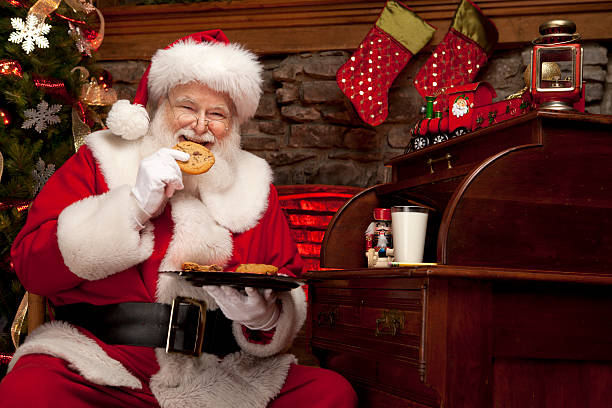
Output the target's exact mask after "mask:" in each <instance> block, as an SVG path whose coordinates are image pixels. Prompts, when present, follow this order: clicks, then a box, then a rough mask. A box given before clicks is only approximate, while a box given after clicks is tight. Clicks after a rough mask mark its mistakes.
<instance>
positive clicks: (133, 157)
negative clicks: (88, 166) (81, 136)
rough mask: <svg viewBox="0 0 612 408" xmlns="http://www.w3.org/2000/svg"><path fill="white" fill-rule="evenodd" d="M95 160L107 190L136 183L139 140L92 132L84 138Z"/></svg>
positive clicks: (109, 133)
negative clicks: (128, 139) (127, 139)
mask: <svg viewBox="0 0 612 408" xmlns="http://www.w3.org/2000/svg"><path fill="white" fill-rule="evenodd" d="M85 142H86V143H87V146H88V147H89V148H90V149H91V151H92V153H93V155H94V157H95V158H96V160H97V162H98V165H99V166H100V171H101V172H102V174H103V175H104V180H105V181H106V184H107V185H108V188H109V189H113V188H116V187H119V186H121V185H124V184H127V185H129V186H133V185H134V184H135V183H136V175H137V174H138V166H139V165H140V160H141V159H142V158H141V157H140V152H139V147H140V143H141V140H136V141H126V140H124V139H121V138H118V137H117V136H116V135H115V134H113V133H112V132H111V131H110V130H100V131H97V132H93V133H91V134H90V135H88V136H87V137H86V138H85Z"/></svg>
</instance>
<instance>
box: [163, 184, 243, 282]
mask: <svg viewBox="0 0 612 408" xmlns="http://www.w3.org/2000/svg"><path fill="white" fill-rule="evenodd" d="M170 204H171V207H172V219H173V220H174V225H175V227H174V234H173V236H172V241H171V242H170V245H169V246H168V251H167V252H166V255H165V257H164V259H163V261H162V264H161V266H160V269H161V270H166V271H173V270H180V268H181V265H182V264H183V262H184V261H186V260H189V261H191V262H197V263H199V264H204V265H210V264H216V265H221V266H225V265H226V264H227V262H228V260H229V259H230V257H231V256H232V251H233V240H232V234H231V233H230V232H229V231H228V230H227V228H224V227H222V226H220V225H219V224H217V223H216V222H215V221H214V220H213V219H212V218H210V216H209V210H208V208H206V206H205V205H204V204H203V203H202V201H200V200H198V199H196V198H195V197H193V196H189V195H187V194H184V193H183V192H181V191H179V192H177V193H176V194H175V195H174V196H173V197H172V198H171V199H170Z"/></svg>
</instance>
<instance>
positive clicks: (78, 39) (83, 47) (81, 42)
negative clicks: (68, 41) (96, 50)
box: [68, 23, 91, 57]
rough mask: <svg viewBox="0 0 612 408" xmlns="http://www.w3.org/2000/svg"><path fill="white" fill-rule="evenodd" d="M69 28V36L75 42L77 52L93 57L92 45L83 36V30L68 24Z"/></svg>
mask: <svg viewBox="0 0 612 408" xmlns="http://www.w3.org/2000/svg"><path fill="white" fill-rule="evenodd" d="M68 27H70V29H69V30H68V35H69V36H70V37H71V38H72V39H73V40H74V44H75V45H76V48H77V50H79V52H80V53H82V54H86V55H87V56H89V57H91V45H90V44H89V42H88V41H87V40H86V39H85V37H84V36H83V33H82V32H81V29H80V28H79V27H77V26H75V25H74V24H72V23H68Z"/></svg>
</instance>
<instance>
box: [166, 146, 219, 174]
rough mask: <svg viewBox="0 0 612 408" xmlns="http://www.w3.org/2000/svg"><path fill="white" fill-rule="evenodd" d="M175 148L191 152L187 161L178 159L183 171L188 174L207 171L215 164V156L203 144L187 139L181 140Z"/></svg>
mask: <svg viewBox="0 0 612 408" xmlns="http://www.w3.org/2000/svg"><path fill="white" fill-rule="evenodd" d="M173 149H176V150H180V151H182V152H185V153H189V160H187V161H186V162H183V161H180V160H177V161H176V162H177V163H178V166H179V168H180V169H181V171H183V172H185V173H187V174H202V173H205V172H207V171H208V170H209V169H210V168H211V167H212V165H213V164H215V156H214V155H213V154H212V152H211V151H210V150H208V149H207V148H206V147H204V146H202V145H201V144H198V143H195V142H190V141H188V140H186V141H183V142H179V143H178V144H177V145H176V146H174V147H173Z"/></svg>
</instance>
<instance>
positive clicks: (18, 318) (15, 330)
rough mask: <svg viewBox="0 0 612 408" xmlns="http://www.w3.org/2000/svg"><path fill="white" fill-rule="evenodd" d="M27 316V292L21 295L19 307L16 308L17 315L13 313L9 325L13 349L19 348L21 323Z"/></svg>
mask: <svg viewBox="0 0 612 408" xmlns="http://www.w3.org/2000/svg"><path fill="white" fill-rule="evenodd" d="M27 314H28V292H26V293H25V294H24V295H23V298H22V299H21V303H19V307H18V308H17V313H15V318H14V319H13V324H11V339H12V340H13V345H14V346H15V348H17V347H19V339H20V337H21V332H22V330H23V323H24V322H25V320H26V316H27Z"/></svg>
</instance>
